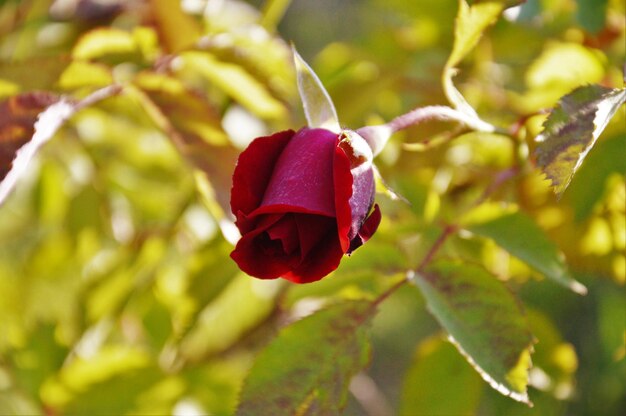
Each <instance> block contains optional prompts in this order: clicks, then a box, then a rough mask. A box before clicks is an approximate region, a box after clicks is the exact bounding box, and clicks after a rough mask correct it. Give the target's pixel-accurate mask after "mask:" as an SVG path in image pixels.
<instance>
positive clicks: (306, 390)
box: [237, 301, 375, 416]
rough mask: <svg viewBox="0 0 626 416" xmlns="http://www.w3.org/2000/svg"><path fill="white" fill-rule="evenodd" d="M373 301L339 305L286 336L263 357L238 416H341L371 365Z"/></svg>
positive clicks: (296, 325)
mask: <svg viewBox="0 0 626 416" xmlns="http://www.w3.org/2000/svg"><path fill="white" fill-rule="evenodd" d="M374 312H375V308H374V306H373V305H372V304H371V303H369V302H364V301H350V302H345V303H339V304H336V305H333V306H330V307H328V308H327V309H324V310H321V311H319V312H316V313H315V314H313V315H311V316H309V317H306V318H304V319H302V320H300V321H298V322H296V323H294V324H291V325H290V326H288V327H286V328H285V329H283V330H282V331H281V333H280V334H279V335H278V337H277V338H276V339H274V340H273V341H272V342H271V343H270V344H269V345H268V346H267V348H266V349H265V350H264V351H263V352H261V354H260V355H259V356H258V357H257V359H256V361H255V363H254V365H253V367H252V370H251V371H250V375H249V376H248V378H247V379H246V381H245V383H244V386H243V390H242V393H241V402H240V405H239V408H238V410H237V415H241V416H244V415H245V416H247V415H258V416H263V415H268V416H269V415H278V414H302V415H305V414H329V415H330V414H340V411H341V409H342V408H343V406H344V405H345V401H346V398H347V393H348V386H349V383H350V379H351V378H352V376H354V375H355V374H356V373H357V372H358V371H360V370H361V369H362V368H363V367H364V366H365V365H366V364H367V363H368V361H369V344H368V342H367V337H366V327H367V322H368V321H369V319H371V317H372V315H373V314H374Z"/></svg>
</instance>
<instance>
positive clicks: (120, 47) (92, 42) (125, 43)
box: [72, 28, 137, 59]
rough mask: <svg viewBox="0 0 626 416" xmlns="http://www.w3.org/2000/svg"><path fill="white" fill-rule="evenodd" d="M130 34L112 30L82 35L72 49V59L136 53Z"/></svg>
mask: <svg viewBox="0 0 626 416" xmlns="http://www.w3.org/2000/svg"><path fill="white" fill-rule="evenodd" d="M136 47H137V46H136V44H135V40H134V39H133V36H132V34H131V33H129V32H127V31H125V30H121V29H114V28H100V29H94V30H92V31H90V32H87V33H86V34H85V35H83V36H82V37H81V38H80V39H79V40H78V42H77V43H76V46H74V49H73V50H72V57H73V58H74V59H97V58H101V57H103V56H105V55H113V54H114V55H125V54H132V53H135V52H136Z"/></svg>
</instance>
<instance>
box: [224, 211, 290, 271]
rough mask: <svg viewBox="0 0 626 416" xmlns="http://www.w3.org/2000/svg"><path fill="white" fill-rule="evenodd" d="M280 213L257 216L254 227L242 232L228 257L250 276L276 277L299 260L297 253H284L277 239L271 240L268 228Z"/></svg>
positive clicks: (279, 216) (277, 218)
mask: <svg viewBox="0 0 626 416" xmlns="http://www.w3.org/2000/svg"><path fill="white" fill-rule="evenodd" d="M282 217H283V216H282V215H267V216H263V217H261V218H259V221H258V223H257V225H256V229H254V230H253V231H251V232H249V233H247V234H244V235H243V237H241V239H240V240H239V241H238V242H237V246H236V247H235V250H233V252H232V253H230V257H231V258H232V259H233V260H235V262H236V263H237V265H238V266H239V268H240V269H241V270H242V271H244V272H245V273H247V274H249V275H250V276H254V277H258V278H260V279H276V278H277V277H281V276H282V275H284V274H285V273H288V272H289V270H291V269H292V268H293V266H294V263H296V262H299V261H300V259H299V255H298V253H295V254H291V255H289V254H286V253H284V252H283V251H282V246H281V243H280V242H279V241H272V240H271V239H270V236H269V234H268V233H267V230H268V228H270V227H271V226H272V225H274V224H276V223H277V222H278V221H280V219H281V218H282Z"/></svg>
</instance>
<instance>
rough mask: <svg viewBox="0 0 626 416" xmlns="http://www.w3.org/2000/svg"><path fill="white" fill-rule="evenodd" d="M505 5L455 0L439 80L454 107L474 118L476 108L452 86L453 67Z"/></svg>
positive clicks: (475, 42)
mask: <svg viewBox="0 0 626 416" xmlns="http://www.w3.org/2000/svg"><path fill="white" fill-rule="evenodd" d="M505 6H506V4H505V2H501V1H486V2H481V3H475V4H472V5H471V6H470V5H468V4H467V1H466V0H459V10H458V12H457V17H456V24H455V28H454V45H453V47H452V52H451V53H450V56H449V57H448V61H447V62H446V65H445V67H444V70H443V74H442V82H443V88H444V92H445V94H446V97H447V98H448V100H449V101H450V103H451V104H452V105H453V106H454V107H455V108H456V109H457V110H459V111H462V112H464V113H465V114H467V115H470V116H473V117H475V118H478V115H477V114H476V111H475V110H474V109H473V108H472V106H471V105H470V104H469V103H468V102H467V101H466V100H465V97H463V95H462V94H461V93H460V92H459V90H458V89H457V88H456V87H455V86H454V83H453V82H452V77H453V76H454V75H455V73H456V70H455V67H456V66H457V65H458V64H459V63H460V62H461V61H462V60H463V58H465V56H467V54H468V53H469V52H470V51H471V50H472V49H473V48H474V47H475V46H476V44H477V43H478V41H479V40H480V38H481V36H482V35H483V32H484V31H485V30H486V29H487V28H488V27H489V26H491V25H492V24H494V23H495V22H496V20H497V19H498V16H500V13H502V10H504V8H505Z"/></svg>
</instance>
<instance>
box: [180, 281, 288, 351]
mask: <svg viewBox="0 0 626 416" xmlns="http://www.w3.org/2000/svg"><path fill="white" fill-rule="evenodd" d="M281 287H282V282H281V281H277V280H255V279H250V277H249V276H246V275H243V274H240V275H238V276H237V277H236V278H235V279H233V280H232V282H231V283H230V284H229V285H228V287H226V288H225V289H224V291H223V292H222V293H220V295H219V296H218V298H217V299H216V300H214V301H213V302H211V303H210V304H208V305H207V306H206V307H205V308H204V310H203V311H202V312H201V313H200V314H199V317H198V320H197V322H196V323H195V325H194V327H193V328H191V330H190V331H189V333H188V334H187V335H186V336H185V338H184V339H183V340H182V342H181V346H180V353H181V354H182V356H184V357H185V358H186V359H187V360H190V361H199V360H201V359H203V358H204V357H206V356H208V355H211V354H215V353H217V352H221V351H224V350H225V349H226V348H228V347H229V346H231V345H232V344H233V343H234V342H236V341H237V340H239V339H240V338H241V337H242V336H243V335H244V334H245V333H246V332H247V331H250V330H251V329H252V328H254V327H255V326H256V325H258V324H259V323H260V322H262V321H263V320H264V319H266V318H267V317H268V316H269V314H270V313H271V312H272V310H273V309H274V306H275V299H276V296H277V295H278V294H279V293H280V291H281Z"/></svg>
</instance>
